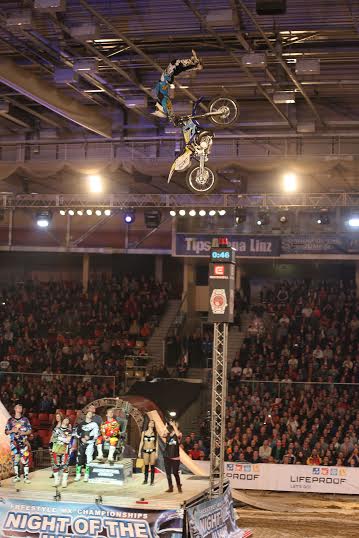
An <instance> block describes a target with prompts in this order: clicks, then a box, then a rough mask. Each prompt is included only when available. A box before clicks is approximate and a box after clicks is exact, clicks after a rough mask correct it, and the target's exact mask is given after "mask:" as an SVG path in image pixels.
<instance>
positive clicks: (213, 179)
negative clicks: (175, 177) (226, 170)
mask: <svg viewBox="0 0 359 538" xmlns="http://www.w3.org/2000/svg"><path fill="white" fill-rule="evenodd" d="M199 170H200V168H199V166H193V167H192V168H190V169H189V170H188V172H187V174H186V185H187V187H188V188H189V190H190V191H192V192H193V193H195V194H209V193H210V192H213V191H214V189H215V188H216V184H217V174H216V172H215V171H214V170H212V168H209V167H208V166H205V167H204V174H203V177H200V173H199Z"/></svg>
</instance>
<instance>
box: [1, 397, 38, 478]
mask: <svg viewBox="0 0 359 538" xmlns="http://www.w3.org/2000/svg"><path fill="white" fill-rule="evenodd" d="M14 412H15V413H14V416H13V417H10V418H9V420H8V421H7V423H6V426H5V434H6V435H9V436H10V449H11V452H12V458H13V465H14V473H15V476H14V478H13V481H14V482H20V463H21V464H22V465H23V468H24V482H25V484H31V480H30V479H29V456H30V443H29V439H28V437H29V435H30V434H31V431H32V428H31V424H30V422H29V419H28V418H26V417H24V416H23V414H22V412H23V407H22V404H20V403H18V404H16V405H15V408H14Z"/></svg>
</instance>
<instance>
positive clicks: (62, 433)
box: [51, 417, 72, 488]
mask: <svg viewBox="0 0 359 538" xmlns="http://www.w3.org/2000/svg"><path fill="white" fill-rule="evenodd" d="M71 438H72V427H71V424H70V419H69V418H68V417H65V418H64V419H63V420H62V422H61V424H60V425H59V424H57V425H56V426H55V428H54V429H53V432H52V436H51V459H52V471H53V474H54V481H55V483H54V486H55V487H56V486H58V485H59V484H60V472H61V471H62V483H61V485H62V487H63V488H66V487H67V478H68V475H69V458H70V443H71Z"/></svg>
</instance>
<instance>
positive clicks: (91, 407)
mask: <svg viewBox="0 0 359 538" xmlns="http://www.w3.org/2000/svg"><path fill="white" fill-rule="evenodd" d="M88 411H91V413H92V420H93V421H94V422H96V424H97V425H98V428H99V430H101V424H102V423H103V418H102V417H101V415H97V414H96V407H95V406H94V404H91V405H89V407H88Z"/></svg>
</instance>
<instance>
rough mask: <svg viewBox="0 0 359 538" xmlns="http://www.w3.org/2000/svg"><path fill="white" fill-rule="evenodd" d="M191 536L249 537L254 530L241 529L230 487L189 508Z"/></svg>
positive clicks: (192, 537)
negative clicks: (212, 497) (216, 495)
mask: <svg viewBox="0 0 359 538" xmlns="http://www.w3.org/2000/svg"><path fill="white" fill-rule="evenodd" d="M187 516H188V525H189V530H190V537H191V538H222V537H223V538H247V537H249V536H252V531H250V530H247V529H239V528H238V527H237V525H236V520H235V516H234V510H233V501H232V496H231V490H230V488H227V490H226V491H225V493H224V494H223V495H220V496H218V497H215V498H214V499H211V500H209V501H205V502H202V503H199V504H197V505H196V506H193V507H191V508H188V509H187Z"/></svg>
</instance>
